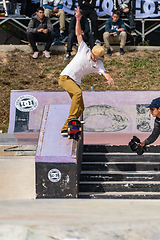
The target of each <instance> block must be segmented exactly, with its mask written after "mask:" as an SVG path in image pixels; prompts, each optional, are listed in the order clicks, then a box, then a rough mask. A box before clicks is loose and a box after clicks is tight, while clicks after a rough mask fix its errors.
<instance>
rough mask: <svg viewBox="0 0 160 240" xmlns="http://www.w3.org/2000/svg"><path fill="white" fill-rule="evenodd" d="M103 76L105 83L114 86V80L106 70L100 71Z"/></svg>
mask: <svg viewBox="0 0 160 240" xmlns="http://www.w3.org/2000/svg"><path fill="white" fill-rule="evenodd" d="M102 74H103V76H104V77H105V78H106V79H107V82H105V83H107V84H109V85H110V86H114V80H113V78H112V77H111V75H110V74H109V73H107V72H106V71H105V72H103V73H102Z"/></svg>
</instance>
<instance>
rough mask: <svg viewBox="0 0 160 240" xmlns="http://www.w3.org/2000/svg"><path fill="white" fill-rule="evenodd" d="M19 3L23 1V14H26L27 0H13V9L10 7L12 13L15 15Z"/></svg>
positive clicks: (21, 12)
mask: <svg viewBox="0 0 160 240" xmlns="http://www.w3.org/2000/svg"><path fill="white" fill-rule="evenodd" d="M17 3H21V11H20V14H21V15H26V5H27V0H11V9H10V14H11V15H15V9H16V5H17Z"/></svg>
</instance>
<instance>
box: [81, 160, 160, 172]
mask: <svg viewBox="0 0 160 240" xmlns="http://www.w3.org/2000/svg"><path fill="white" fill-rule="evenodd" d="M159 170H160V163H157V162H127V163H126V162H107V163H105V162H85V163H83V162H82V171H132V172H133V171H159Z"/></svg>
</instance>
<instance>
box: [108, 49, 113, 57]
mask: <svg viewBox="0 0 160 240" xmlns="http://www.w3.org/2000/svg"><path fill="white" fill-rule="evenodd" d="M111 55H112V53H111V49H110V48H109V49H108V50H107V56H111Z"/></svg>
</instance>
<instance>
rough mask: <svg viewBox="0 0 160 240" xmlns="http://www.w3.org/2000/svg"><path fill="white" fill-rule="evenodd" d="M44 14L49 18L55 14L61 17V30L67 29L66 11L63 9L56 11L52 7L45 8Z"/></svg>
mask: <svg viewBox="0 0 160 240" xmlns="http://www.w3.org/2000/svg"><path fill="white" fill-rule="evenodd" d="M44 15H45V16H46V17H48V18H50V17H52V16H53V15H55V16H56V17H58V18H59V25H60V31H64V30H65V13H64V11H63V10H62V9H59V11H58V13H54V12H53V11H52V10H51V9H48V8H45V9H44Z"/></svg>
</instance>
